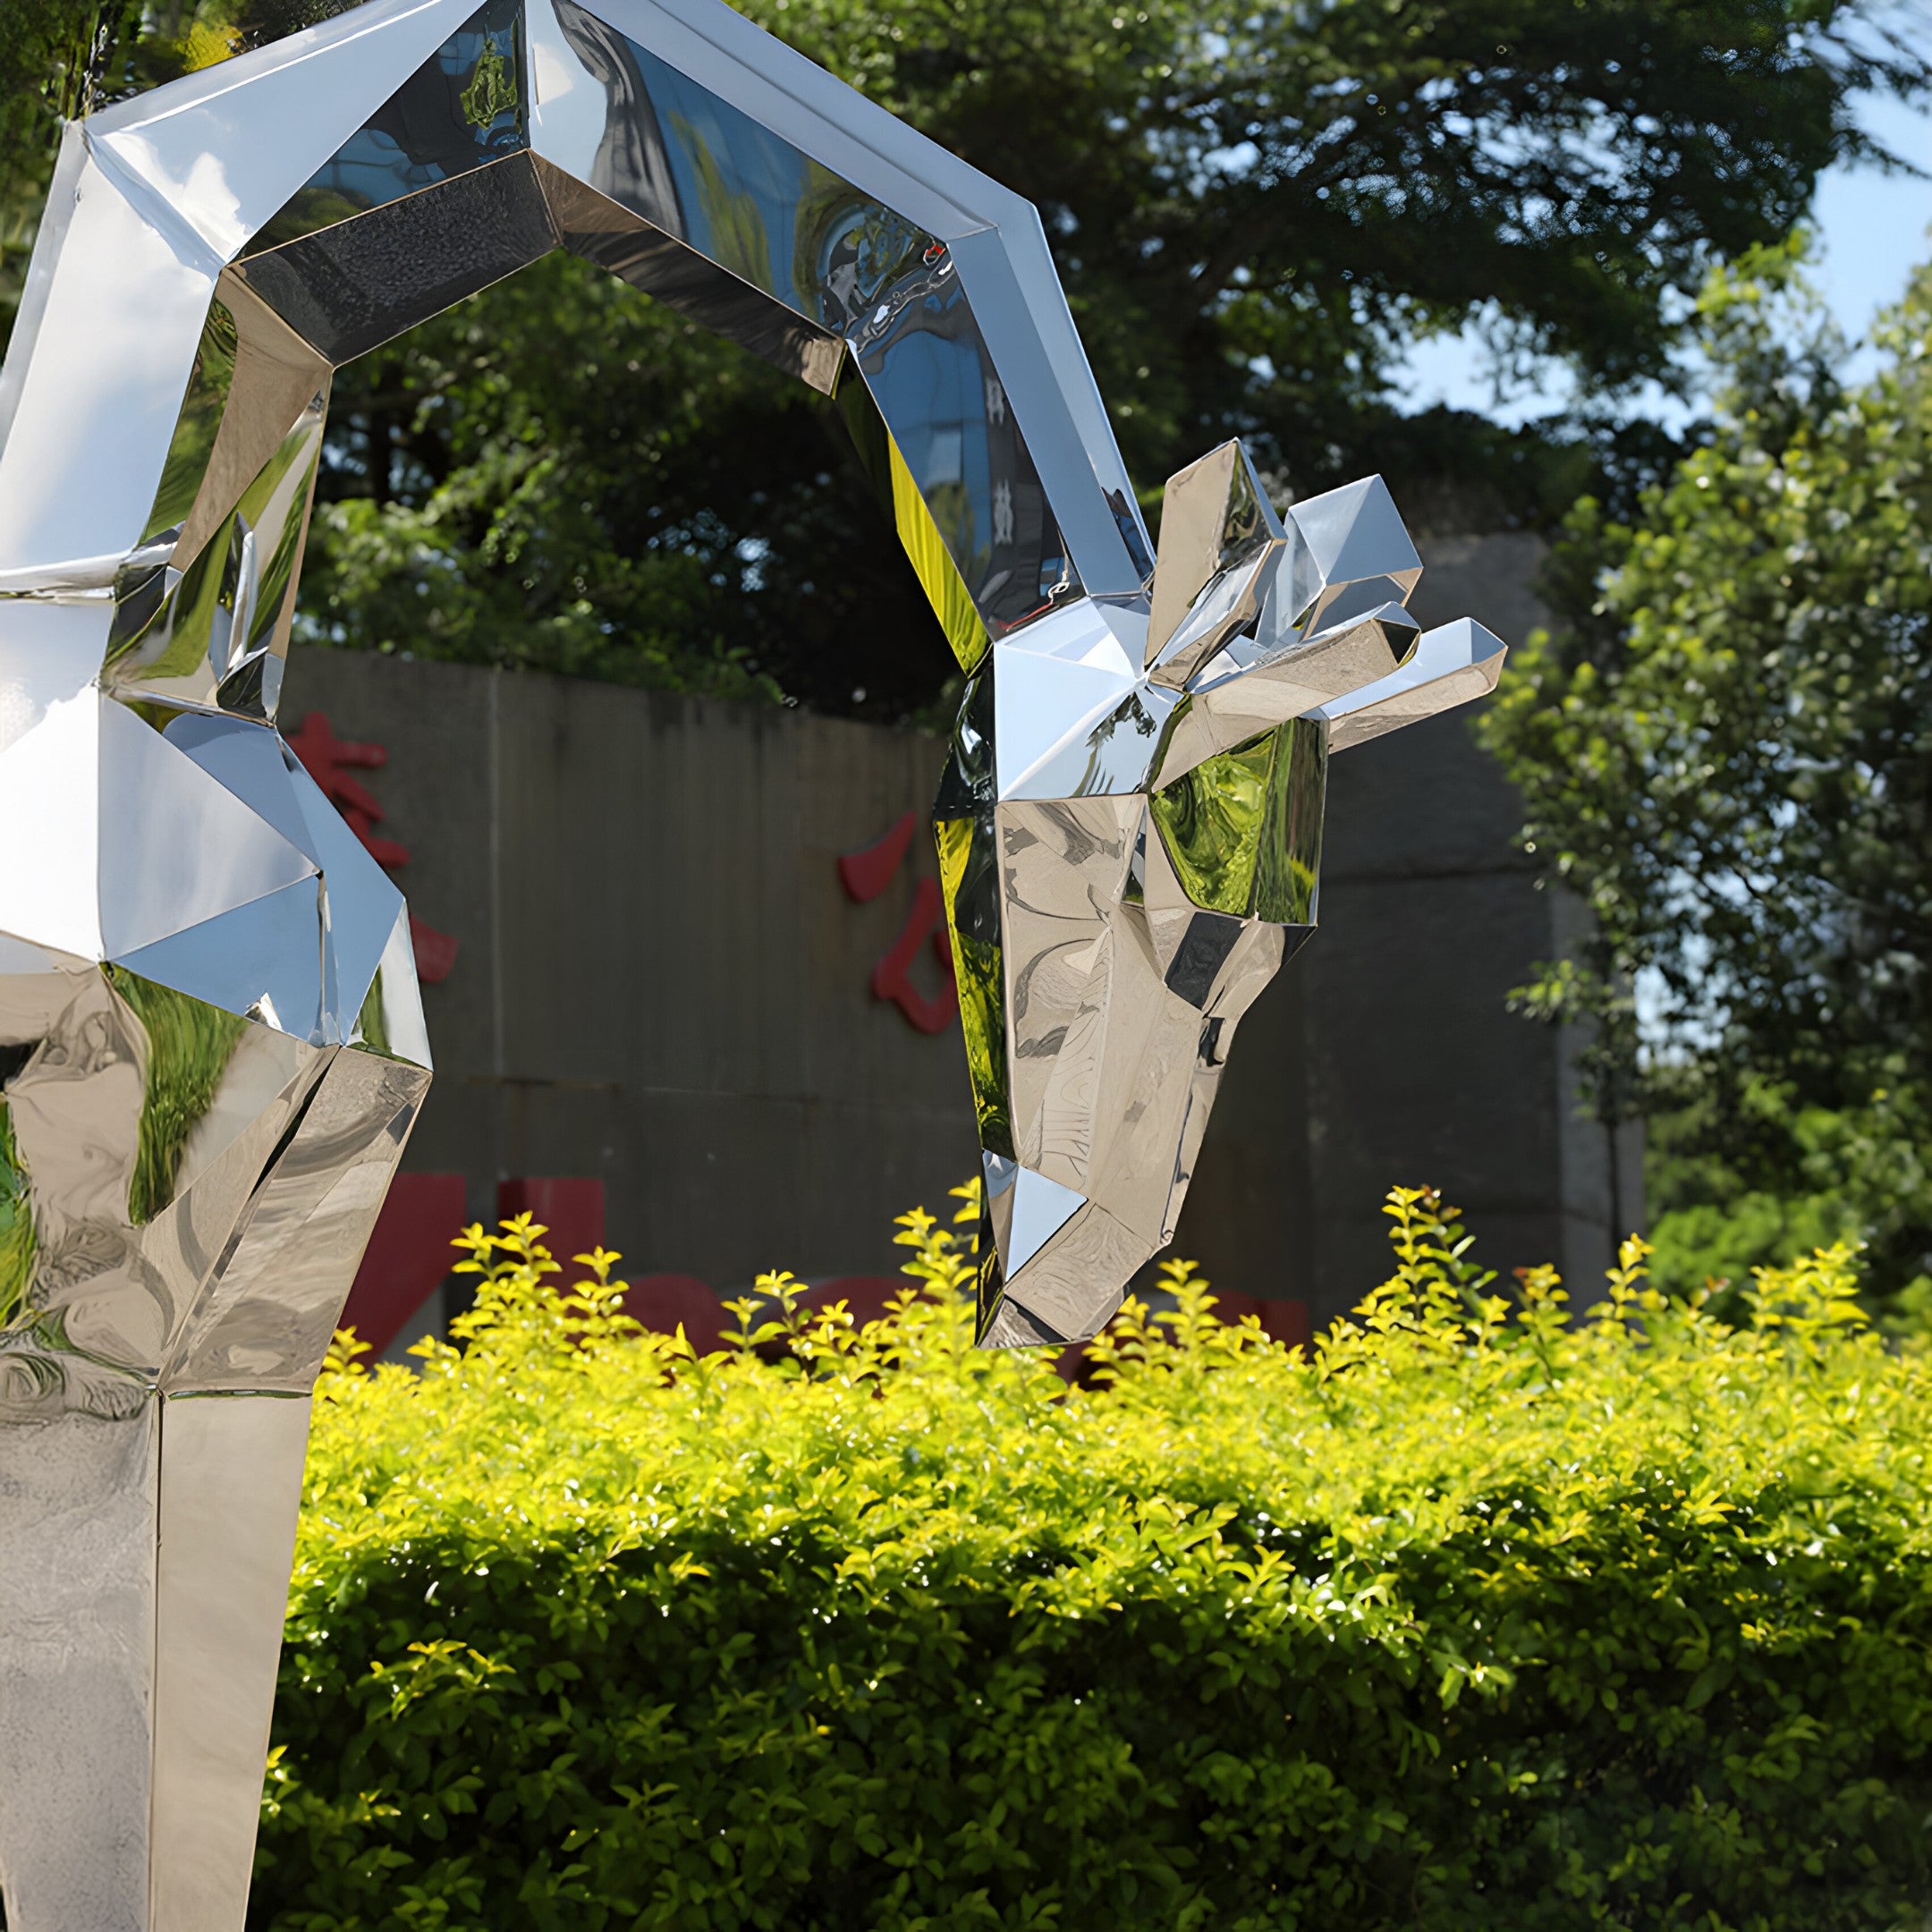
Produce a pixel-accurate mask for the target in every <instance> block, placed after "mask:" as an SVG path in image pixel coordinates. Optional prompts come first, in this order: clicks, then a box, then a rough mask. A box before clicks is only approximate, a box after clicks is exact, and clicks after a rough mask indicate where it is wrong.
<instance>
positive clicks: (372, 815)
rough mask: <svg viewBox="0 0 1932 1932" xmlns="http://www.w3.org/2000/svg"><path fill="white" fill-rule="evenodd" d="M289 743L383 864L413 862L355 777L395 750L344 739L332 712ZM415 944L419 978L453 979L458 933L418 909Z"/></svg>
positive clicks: (314, 714)
mask: <svg viewBox="0 0 1932 1932" xmlns="http://www.w3.org/2000/svg"><path fill="white" fill-rule="evenodd" d="M288 747H289V750H291V751H292V752H293V753H294V754H295V756H296V757H297V758H300V759H301V763H302V768H303V770H305V771H306V772H307V773H308V774H309V776H310V777H311V778H313V779H314V780H315V782H316V784H318V785H319V786H320V787H321V790H322V795H323V797H324V798H326V800H327V801H329V803H330V804H331V805H333V806H334V807H335V809H336V810H337V811H339V812H340V813H341V814H342V815H343V823H344V824H346V825H347V826H348V827H349V829H350V830H351V831H352V832H353V833H354V834H355V835H356V837H357V838H358V839H359V840H360V842H361V844H362V847H363V850H364V851H365V852H368V853H369V857H370V858H371V859H373V860H375V861H376V863H377V865H379V866H383V867H385V868H387V869H391V870H394V869H395V868H396V867H398V866H406V865H407V864H408V863H409V847H408V846H407V845H404V844H403V843H402V842H401V841H400V840H397V839H393V838H384V837H383V836H382V835H381V834H380V833H378V832H377V830H376V826H377V824H378V823H379V822H380V820H381V818H382V816H383V809H382V807H381V805H380V804H379V803H377V799H376V794H375V793H374V792H371V791H370V790H369V787H368V786H367V785H365V784H362V782H361V781H360V779H358V778H352V777H351V776H350V772H351V771H352V770H362V771H377V770H380V769H381V767H383V766H385V765H386V764H387V763H388V762H389V754H388V752H387V751H386V750H384V749H383V747H382V746H381V745H379V744H364V743H359V742H356V741H353V740H351V739H344V738H338V737H337V736H336V735H335V733H334V732H333V731H332V730H331V729H330V728H329V721H328V718H327V716H326V714H325V713H323V712H320V711H311V712H310V713H309V716H307V717H305V718H304V719H303V720H302V721H301V729H300V730H299V731H293V732H291V733H289V737H288ZM410 943H411V946H412V947H413V948H414V951H415V953H416V973H417V977H418V978H419V979H421V980H423V981H424V982H425V984H427V985H430V986H434V985H436V983H437V982H438V981H440V980H444V979H448V978H449V976H450V969H451V968H452V967H453V966H454V965H455V963H456V948H457V945H458V941H457V940H456V939H455V938H454V936H453V935H451V934H449V933H444V932H438V931H437V930H436V928H435V927H434V926H429V925H426V924H425V923H424V922H423V921H422V920H421V919H418V918H417V917H416V915H415V914H414V913H413V912H412V913H411V914H410Z"/></svg>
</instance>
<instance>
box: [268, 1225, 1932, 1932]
mask: <svg viewBox="0 0 1932 1932" xmlns="http://www.w3.org/2000/svg"><path fill="white" fill-rule="evenodd" d="M1390 1212H1391V1213H1392V1214H1393V1215H1394V1217H1395V1221H1394V1235H1395V1239H1396V1242H1397V1250H1398V1261H1399V1268H1398V1272H1397V1274H1396V1275H1395V1277H1394V1279H1393V1280H1392V1281H1391V1282H1390V1284H1388V1285H1387V1286H1385V1288H1383V1289H1381V1290H1379V1291H1378V1292H1377V1293H1376V1294H1375V1295H1374V1296H1373V1297H1372V1298H1371V1299H1370V1300H1369V1302H1367V1303H1366V1304H1365V1305H1364V1308H1363V1310H1362V1311H1361V1313H1360V1317H1359V1318H1358V1320H1357V1322H1356V1323H1355V1324H1354V1325H1353V1326H1348V1327H1345V1328H1343V1330H1342V1331H1340V1333H1339V1334H1338V1335H1335V1336H1334V1337H1332V1338H1331V1339H1329V1340H1328V1341H1327V1342H1326V1343H1324V1344H1323V1345H1321V1346H1320V1347H1318V1350H1317V1352H1316V1353H1315V1357H1314V1360H1312V1361H1304V1360H1301V1359H1299V1358H1298V1357H1297V1356H1296V1355H1295V1354H1293V1353H1292V1352H1287V1351H1284V1350H1283V1349H1281V1348H1279V1347H1277V1346H1275V1345H1274V1344H1272V1343H1268V1342H1267V1341H1266V1340H1265V1339H1264V1338H1263V1337H1261V1336H1260V1335H1258V1333H1257V1332H1256V1331H1254V1330H1253V1329H1252V1328H1251V1327H1250V1328H1249V1329H1245V1330H1244V1329H1229V1328H1224V1327H1222V1326H1220V1325H1219V1324H1218V1323H1217V1322H1216V1321H1215V1320H1214V1319H1213V1318H1212V1317H1211V1316H1208V1315H1207V1314H1205V1313H1204V1311H1203V1298H1202V1293H1201V1290H1200V1288H1199V1284H1189V1283H1188V1282H1187V1278H1186V1277H1187V1271H1186V1270H1184V1269H1181V1270H1178V1271H1177V1274H1178V1276H1179V1278H1180V1280H1181V1282H1182V1289H1181V1294H1180V1308H1179V1311H1178V1313H1177V1314H1175V1315H1174V1316H1172V1317H1170V1318H1165V1319H1164V1320H1162V1321H1160V1322H1158V1323H1151V1324H1150V1323H1149V1322H1148V1321H1147V1320H1146V1319H1145V1318H1141V1319H1138V1320H1137V1319H1134V1318H1131V1311H1130V1318H1128V1319H1126V1320H1124V1321H1123V1323H1122V1325H1121V1326H1120V1327H1119V1328H1118V1330H1117V1331H1116V1332H1115V1334H1114V1335H1113V1336H1112V1337H1111V1338H1110V1339H1109V1340H1107V1341H1106V1342H1105V1343H1103V1344H1102V1345H1101V1347H1100V1350H1099V1355H1100V1360H1101V1374H1100V1379H1099V1385H1097V1386H1096V1387H1093V1388H1089V1389H1076V1390H1072V1391H1069V1389H1068V1388H1067V1386H1066V1385H1065V1384H1064V1383H1063V1381H1062V1380H1061V1379H1060V1377H1058V1376H1057V1375H1055V1373H1054V1372H1053V1370H1052V1369H1051V1367H1050V1366H1048V1365H1047V1364H1046V1363H1045V1362H1043V1361H1042V1360H1039V1359H1038V1358H1037V1357H1028V1356H1023V1355H1011V1354H982V1353H976V1352H973V1351H972V1350H971V1349H970V1347H969V1346H968V1345H967V1343H968V1315H967V1311H966V1308H965V1306H964V1302H963V1300H962V1296H961V1294H960V1293H959V1292H958V1290H957V1287H956V1283H957V1280H958V1278H959V1276H960V1275H961V1274H962V1255H961V1251H960V1249H959V1247H958V1245H957V1244H956V1243H955V1242H954V1241H953V1236H952V1234H951V1233H950V1232H949V1231H948V1230H947V1229H945V1228H944V1227H940V1226H937V1225H936V1224H933V1223H932V1222H931V1221H930V1220H929V1219H928V1218H926V1217H923V1216H921V1217H909V1223H908V1228H907V1233H906V1235H905V1237H904V1238H905V1239H907V1240H908V1241H910V1242H911V1244H912V1245H913V1246H914V1247H915V1248H916V1249H917V1250H918V1255H917V1258H915V1259H914V1261H913V1263H912V1264H911V1266H912V1267H913V1268H915V1269H917V1270H920V1271H922V1273H923V1275H924V1277H925V1278H927V1279H928V1281H929V1282H930V1283H931V1284H933V1285H932V1292H931V1295H930V1296H929V1297H928V1298H922V1299H919V1300H909V1301H908V1303H907V1305H906V1306H905V1308H904V1309H903V1310H902V1312H900V1313H899V1314H897V1315H896V1316H894V1318H892V1319H890V1320H888V1321H886V1322H884V1323H881V1324H878V1325H876V1326H872V1327H869V1328H867V1329H865V1330H864V1331H863V1332H856V1333H855V1332H854V1331H853V1330H852V1327H851V1326H850V1325H849V1324H847V1323H843V1322H842V1321H841V1320H840V1319H838V1318H836V1317H826V1318H816V1319H807V1318H801V1317H796V1316H794V1317H792V1318H790V1334H789V1339H790V1344H791V1345H790V1346H789V1347H788V1348H784V1349H782V1350H780V1351H778V1352H777V1353H778V1354H779V1356H780V1359H778V1360H769V1359H761V1358H760V1356H759V1355H758V1354H756V1353H754V1352H752V1351H751V1348H750V1343H751V1342H753V1341H755V1340H756V1339H757V1336H756V1334H755V1333H754V1334H753V1335H747V1336H745V1337H744V1338H743V1340H744V1343H745V1345H744V1346H741V1347H740V1348H738V1349H737V1350H735V1351H733V1352H726V1353H724V1354H719V1355H713V1356H710V1357H708V1358H707V1359H705V1360H694V1359H692V1358H691V1352H690V1351H689V1350H688V1349H684V1348H682V1347H681V1346H679V1345H678V1344H676V1343H671V1342H667V1341H665V1340H663V1339H661V1338H656V1337H651V1336H648V1335H640V1334H638V1333H635V1332H634V1331H633V1330H632V1329H631V1327H630V1326H629V1325H628V1324H627V1323H626V1322H625V1321H624V1320H623V1318H621V1317H617V1316H615V1315H614V1313H613V1312H612V1308H613V1304H612V1301H611V1299H610V1297H609V1295H608V1294H607V1293H606V1292H604V1291H602V1290H601V1289H599V1288H597V1286H596V1285H595V1284H592V1285H591V1286H589V1287H587V1288H586V1289H585V1290H583V1291H582V1292H580V1294H579V1295H578V1296H577V1297H575V1298H573V1299H571V1300H562V1299H560V1298H558V1297H557V1296H556V1295H555V1292H553V1290H552V1289H550V1288H547V1287H546V1286H545V1285H544V1273H545V1268H544V1265H543V1264H542V1262H541V1261H538V1262H537V1263H535V1264H532V1262H531V1261H530V1258H529V1256H528V1254H527V1253H526V1250H525V1243H526V1241H527V1239H528V1231H523V1232H520V1231H518V1230H516V1229H514V1228H513V1229H512V1230H511V1231H510V1232H509V1233H507V1234H506V1235H505V1236H502V1237H483V1236H481V1235H480V1233H479V1235H478V1240H479V1243H481V1246H480V1248H479V1257H480V1259H481V1261H482V1262H483V1263H484V1264H486V1265H487V1274H486V1275H485V1276H484V1279H483V1282H482V1287H481V1299H480V1300H479V1304H478V1307H477V1309H476V1312H475V1313H474V1314H473V1315H471V1316H470V1317H469V1318H466V1320H465V1322H464V1324H463V1326H464V1328H465V1331H466V1333H465V1335H464V1338H463V1340H464V1346H463V1350H462V1352H460V1353H459V1352H456V1351H454V1350H452V1349H446V1348H443V1347H440V1346H435V1347H430V1348H428V1352H427V1354H426V1357H425V1360H424V1361H423V1364H422V1368H423V1373H422V1375H421V1377H420V1378H419V1379H411V1377H408V1376H406V1375H404V1374H403V1373H402V1371H399V1370H395V1369H379V1370H377V1372H376V1373H375V1374H373V1375H365V1374H363V1373H361V1372H360V1370H359V1369H356V1368H354V1367H353V1366H352V1364H351V1363H350V1361H349V1360H348V1359H347V1357H346V1356H345V1355H344V1356H343V1357H341V1358H339V1359H338V1360H337V1362H336V1364H335V1366H334V1367H333V1368H332V1369H331V1370H330V1372H329V1373H328V1374H327V1376H326V1377H325V1381H324V1385H323V1391H322V1396H321V1400H320V1402H319V1403H318V1409H317V1418H316V1434H315V1445H314V1449H313V1453H312V1457H311V1476H310V1489H309V1506H308V1511H307V1513H306V1516H305V1518H304V1522H303V1530H302V1538H301V1551H300V1558H299V1569H298V1573H297V1578H296V1584H295V1593H294V1600H293V1605H292V1610H291V1613H290V1619H289V1631H288V1646H287V1651H286V1657H285V1662H284V1671H283V1686H282V1698H281V1704H280V1708H279V1715H278V1719H277V1724H278V1730H277V1741H276V1754H275V1761H274V1764H273V1767H272V1769H271V1775H270V1780H269V1788H268V1794H267V1805H266V1809H265V1813H264V1818H263V1835H262V1845H261V1853H260V1860H259V1877H258V1885H257V1907H256V1911H257V1918H256V1921H255V1922H256V1923H257V1924H258V1925H265V1926H266V1925H272V1926H275V1927H277V1928H290V1932H294V1928H301V1932H322V1928H329V1932H337V1928H343V1932H346V1928H405V1927H407V1928H419V1927H433V1928H445V1932H459V1928H460V1932H471V1928H475V1932H485V1928H487V1932H517V1928H545V1932H547V1928H558V1932H564V1928H569V1932H602V1928H620V1927H621V1928H631V1927H651V1928H660V1927H663V1928H670V1927H676V1928H736V1927H767V1928H824V1932H860V1928H881V1932H885V1928H890V1932H915V1928H924V1932H936V1928H947V1932H953V1928H959V1932H964V1928H981V1927H1013V1928H1019V1927H1030V1928H1055V1932H1111V1928H1127V1927H1137V1928H1139V1927H1145V1928H1161V1932H1174V1928H1213V1932H1246V1928H1261V1927H1270V1928H1273V1927H1281V1928H1287V1927H1300V1928H1321V1932H1344V1928H1345V1932H1370V1928H1471V1932H1475V1928H1481V1932H1529V1928H1550V1932H1558V1928H1562V1932H1569V1928H1577V1927H1587V1926H1618V1927H1630V1928H1645V1932H1650V1928H1668V1927H1682V1928H1691V1927H1698V1928H1707V1932H1717V1928H1740V1932H1742V1928H1793V1932H1796V1928H1804V1932H1827V1928H1875V1932H1880V1928H1900V1927H1904V1926H1906V1925H1907V1924H1911V1925H1912V1926H1917V1925H1918V1924H1919V1919H1920V1917H1921V1916H1922V1914H1923V1913H1924V1911H1925V1910H1926V1907H1927V1904H1928V1901H1932V1887H1928V1822H1932V1818H1928V1814H1932V1775H1928V1758H1927V1745H1928V1733H1932V1660H1928V1640H1932V1584H1928V1568H1927V1564H1926V1561H1925V1557H1926V1551H1927V1542H1928V1536H1927V1523H1928V1515H1927V1471H1926V1445H1927V1442H1928V1436H1932V1401H1928V1379H1927V1377H1928V1370H1927V1369H1926V1368H1925V1367H1924V1366H1923V1365H1922V1363H1921V1362H1920V1361H1919V1360H1916V1359H1904V1358H1901V1357H1899V1356H1896V1355H1890V1354H1887V1353H1886V1352H1885V1350H1884V1349H1883V1348H1882V1347H1881V1345H1880V1344H1879V1343H1878V1342H1877V1341H1876V1340H1875V1339H1874V1338H1873V1337H1872V1336H1871V1335H1869V1334H1868V1333H1867V1332H1866V1331H1865V1330H1864V1329H1863V1327H1862V1326H1860V1318H1859V1316H1858V1313H1857V1310H1856V1308H1855V1306H1854V1305H1853V1303H1852V1299H1851V1297H1852V1289H1853V1286H1854V1281H1853V1270H1852V1257H1851V1256H1850V1255H1849V1254H1848V1253H1847V1252H1845V1251H1843V1250H1834V1251H1832V1252H1830V1253H1827V1254H1825V1255H1822V1256H1819V1257H1818V1258H1814V1259H1813V1260H1811V1261H1809V1262H1807V1263H1805V1264H1803V1265H1801V1266H1800V1267H1796V1268H1794V1269H1792V1270H1791V1271H1788V1272H1786V1273H1784V1274H1780V1275H1771V1276H1767V1277H1764V1278H1763V1279H1762V1280H1761V1281H1760V1283H1759V1284H1758V1290H1757V1292H1756V1295H1755V1297H1754V1300H1753V1301H1752V1304H1751V1305H1752V1309H1753V1314H1752V1318H1751V1320H1750V1325H1749V1326H1744V1327H1741V1328H1739V1329H1736V1330H1732V1329H1728V1328H1725V1327H1724V1326H1721V1325H1719V1324H1718V1323H1716V1321H1715V1320H1714V1319H1713V1318H1711V1317H1710V1316H1709V1315H1708V1313H1707V1312H1706V1311H1703V1310H1701V1309H1698V1308H1696V1307H1690V1308H1685V1307H1682V1306H1675V1307H1673V1306H1666V1305H1665V1304H1664V1303H1663V1302H1662V1301H1660V1300H1659V1299H1658V1298H1657V1297H1656V1296H1655V1295H1653V1294H1651V1293H1649V1292H1648V1291H1647V1289H1646V1287H1645V1285H1644V1283H1643V1279H1642V1275H1641V1272H1640V1261H1641V1250H1640V1248H1639V1247H1637V1246H1636V1245H1635V1244H1632V1246H1631V1247H1629V1248H1627V1249H1626V1250H1625V1255H1624V1263H1625V1265H1624V1267H1623V1268H1622V1269H1621V1270H1620V1271H1619V1273H1618V1274H1617V1275H1615V1276H1614V1277H1613V1279H1612V1283H1611V1285H1610V1289H1609V1292H1608V1295H1607V1297H1606V1300H1605V1301H1603V1302H1602V1303H1601V1304H1599V1305H1598V1306H1597V1309H1595V1310H1594V1311H1590V1312H1588V1313H1587V1314H1586V1315H1585V1316H1584V1317H1583V1318H1580V1319H1577V1320H1575V1321H1573V1322H1571V1323H1569V1324H1567V1325H1566V1323H1565V1320H1564V1316H1563V1292H1562V1290H1561V1289H1560V1288H1558V1287H1557V1286H1556V1285H1555V1277H1554V1276H1553V1275H1550V1274H1548V1273H1547V1271H1544V1272H1541V1273H1538V1274H1534V1275H1530V1277H1528V1278H1527V1279H1526V1281H1525V1282H1524V1283H1523V1284H1521V1293H1520V1294H1518V1295H1517V1296H1515V1297H1513V1300H1512V1302H1511V1303H1510V1304H1508V1305H1506V1304H1505V1303H1504V1301H1503V1300H1502V1299H1501V1298H1499V1297H1496V1296H1495V1295H1493V1294H1492V1293H1491V1292H1489V1290H1488V1288H1487V1285H1486V1284H1485V1283H1484V1281H1483V1279H1482V1277H1480V1276H1479V1275H1477V1274H1476V1273H1475V1270H1474V1267H1473V1266H1472V1264H1471V1262H1470V1259H1469V1258H1467V1256H1466V1254H1465V1253H1464V1252H1463V1250H1462V1236H1461V1231H1460V1230H1459V1229H1458V1228H1457V1227H1456V1226H1455V1225H1454V1224H1453V1222H1450V1221H1446V1220H1445V1218H1444V1215H1443V1211H1442V1210H1440V1209H1439V1206H1438V1204H1437V1203H1436V1201H1435V1199H1434V1198H1433V1197H1431V1196H1428V1195H1423V1194H1417V1193H1402V1194H1399V1195H1397V1196H1394V1197H1392V1207H1391V1209H1390ZM603 1265H604V1266H606V1267H607V1261H606V1262H605V1263H603ZM767 1339H768V1340H769V1339H771V1338H767ZM765 1353H766V1356H767V1357H769V1356H770V1355H771V1354H772V1353H773V1351H772V1350H771V1349H770V1348H769V1347H768V1346H767V1349H766V1352H765Z"/></svg>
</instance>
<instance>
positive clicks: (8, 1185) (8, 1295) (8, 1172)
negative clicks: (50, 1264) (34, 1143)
mask: <svg viewBox="0 0 1932 1932" xmlns="http://www.w3.org/2000/svg"><path fill="white" fill-rule="evenodd" d="M35 1245H36V1244H35V1241H34V1225H33V1210H32V1208H31V1206H30V1203H29V1201H28V1199H27V1176H26V1174H25V1173H24V1172H22V1170H21V1159H20V1149H19V1148H16V1147H15V1146H14V1144H13V1113H12V1110H11V1109H10V1108H9V1107H8V1106H7V1104H6V1102H5V1100H4V1099H0V1328H4V1327H6V1326H7V1325H8V1324H9V1323H10V1322H12V1321H13V1318H14V1317H15V1316H16V1315H18V1314H19V1313H20V1309H21V1303H22V1302H23V1301H25V1300H26V1298H27V1282H28V1277H29V1276H30V1275H31V1274H32V1273H33V1258H34V1248H35Z"/></svg>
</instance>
